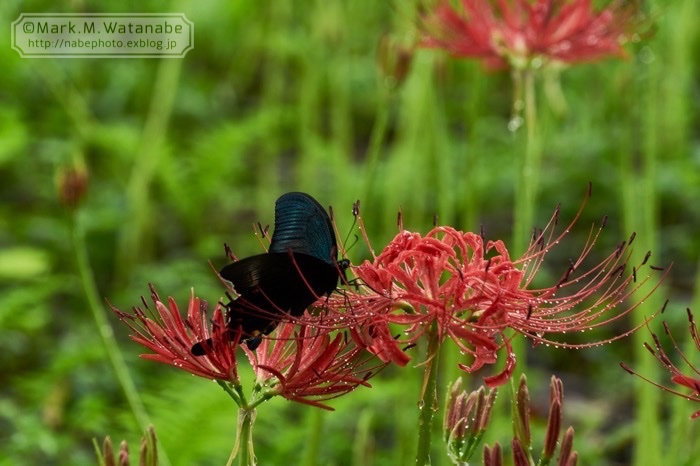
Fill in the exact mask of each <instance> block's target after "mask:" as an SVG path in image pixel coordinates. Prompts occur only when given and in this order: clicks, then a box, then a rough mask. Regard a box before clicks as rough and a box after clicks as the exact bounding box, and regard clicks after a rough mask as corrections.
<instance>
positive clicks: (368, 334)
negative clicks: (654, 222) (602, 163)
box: [345, 192, 658, 386]
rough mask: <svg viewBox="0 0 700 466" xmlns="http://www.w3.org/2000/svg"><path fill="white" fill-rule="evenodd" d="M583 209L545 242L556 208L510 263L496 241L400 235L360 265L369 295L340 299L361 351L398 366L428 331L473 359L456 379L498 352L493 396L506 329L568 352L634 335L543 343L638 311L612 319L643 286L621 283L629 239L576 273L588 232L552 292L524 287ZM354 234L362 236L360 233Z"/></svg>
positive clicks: (447, 234) (448, 234)
mask: <svg viewBox="0 0 700 466" xmlns="http://www.w3.org/2000/svg"><path fill="white" fill-rule="evenodd" d="M589 194H590V192H589ZM587 199H588V195H587V196H586V200H587ZM585 204H586V202H585V200H584V203H583V205H582V206H581V209H580V210H579V212H578V213H577V214H576V216H575V218H574V219H573V220H572V222H571V223H570V224H569V225H568V226H567V227H566V228H565V229H564V231H563V232H560V233H556V232H555V230H556V225H557V221H558V218H559V209H558V208H557V210H556V211H555V213H554V215H553V217H552V219H551V220H550V222H549V223H548V225H547V227H546V228H545V229H544V230H542V231H540V232H538V233H537V234H535V235H534V237H533V240H532V241H531V244H530V247H529V248H528V250H527V251H526V252H525V254H524V255H523V256H522V257H521V258H520V259H517V260H511V258H510V256H509V254H508V250H507V249H506V247H505V245H504V243H503V242H502V241H488V242H486V244H484V239H483V238H482V237H481V236H479V235H477V234H474V233H469V232H467V233H465V232H461V231H458V230H455V229H454V228H451V227H436V228H434V229H433V230H431V231H430V232H429V233H428V234H427V235H425V236H421V235H420V234H418V233H412V232H408V231H401V232H400V233H399V234H398V235H397V236H396V237H395V238H394V239H393V240H392V241H391V243H389V245H388V246H387V247H386V248H384V250H383V251H382V252H381V254H379V255H378V256H375V257H374V260H373V261H371V262H370V261H365V262H364V263H363V264H361V265H359V266H358V267H356V268H355V270H354V271H355V273H356V274H357V276H358V277H359V278H360V279H361V281H362V282H363V283H365V284H366V285H367V288H369V289H370V290H372V292H371V293H368V294H369V297H368V298H362V297H361V296H356V295H357V293H356V294H348V295H347V296H345V299H346V300H348V301H349V303H350V305H351V306H350V309H351V314H352V316H353V317H354V318H355V319H357V320H358V321H361V322H362V323H363V328H364V329H365V330H364V331H363V332H364V333H362V338H364V340H365V342H366V344H367V346H368V348H369V349H370V350H372V351H374V352H376V353H377V354H378V356H379V357H380V358H382V359H384V360H394V357H396V355H399V354H401V355H402V357H403V358H406V357H407V356H406V355H405V354H402V352H401V350H400V348H399V346H400V345H405V344H412V343H415V342H416V341H418V340H419V339H420V338H421V337H422V335H423V334H425V333H426V332H427V331H428V329H430V328H431V327H432V326H433V324H436V327H437V332H438V337H439V339H440V340H441V341H442V340H444V339H445V338H451V339H452V340H453V341H454V342H455V343H456V344H457V345H458V346H459V348H460V350H461V351H462V352H463V353H464V354H468V355H470V356H471V357H472V358H473V362H472V363H471V364H470V365H464V364H460V368H461V369H462V370H465V371H468V372H473V371H475V370H477V369H479V368H481V367H483V366H484V365H486V364H493V363H495V362H496V360H497V353H498V351H499V350H500V349H501V348H502V347H505V349H506V353H507V364H506V367H505V368H504V370H503V371H502V372H501V373H500V374H498V375H495V376H492V377H488V378H486V379H485V382H486V384H487V385H489V386H498V385H500V384H502V383H504V382H505V381H506V380H507V379H508V378H509V377H510V376H511V375H512V373H513V370H514V367H515V355H514V353H513V351H512V350H511V347H510V337H508V336H507V335H506V329H508V328H511V329H513V330H515V331H516V332H519V333H522V334H524V335H525V336H527V337H529V338H531V339H533V340H534V341H535V342H536V343H547V344H552V345H555V346H559V347H569V348H582V347H588V346H593V345H598V344H601V343H607V342H610V341H614V340H617V339H619V338H622V337H624V336H626V335H628V334H630V333H632V332H633V331H635V330H636V329H637V328H638V327H636V328H633V329H630V330H628V331H626V332H624V333H622V334H620V335H617V336H614V337H612V338H609V339H607V340H603V341H597V342H594V343H587V344H578V345H577V344H568V343H562V342H559V341H555V340H553V339H552V335H554V334H559V333H567V332H575V331H584V330H591V329H593V328H596V327H601V326H604V325H608V324H610V323H611V322H613V321H615V320H618V319H620V318H622V317H623V316H625V315H627V314H628V313H630V312H631V311H632V310H634V309H635V308H636V307H637V306H638V305H639V303H640V302H641V301H643V299H644V298H642V300H640V301H637V302H636V303H634V304H632V305H629V306H628V307H626V308H624V309H622V310H620V311H618V310H615V308H616V307H617V306H619V305H621V304H622V303H623V302H624V301H625V300H626V299H627V298H628V297H630V296H631V295H632V294H633V293H634V292H635V291H636V290H638V289H639V288H640V287H641V286H642V285H643V284H644V283H645V282H646V281H647V280H648V279H649V277H650V275H647V276H645V277H644V278H642V279H641V280H637V278H638V267H635V268H632V271H631V273H629V274H625V271H626V265H627V262H628V260H629V258H630V255H631V249H630V248H629V245H630V243H631V242H632V239H633V237H632V238H630V240H629V241H626V242H623V243H622V244H620V245H619V246H618V247H617V248H616V249H615V250H614V251H613V252H612V253H611V254H610V255H609V256H608V257H606V258H605V259H603V261H602V262H600V263H599V264H597V265H593V266H591V267H589V268H587V269H585V270H583V271H582V272H580V271H579V269H583V268H584V267H583V262H584V260H585V259H586V257H587V256H588V254H589V253H590V252H591V250H592V249H593V246H594V245H595V243H596V241H597V239H598V236H599V235H600V233H601V230H602V228H603V226H604V224H603V226H601V227H598V228H595V226H593V227H591V232H590V233H589V238H588V240H587V242H586V244H585V245H584V247H583V249H582V250H581V252H580V253H579V256H578V258H576V259H575V260H572V261H570V265H569V268H568V270H567V271H566V272H565V273H564V274H563V275H562V277H561V278H560V279H559V280H558V281H557V282H556V284H554V285H553V286H550V287H547V288H533V287H531V284H532V280H533V278H534V277H535V275H536V273H537V272H538V270H539V268H540V266H541V265H542V262H543V260H544V258H545V256H546V255H547V253H548V252H550V251H551V250H552V248H553V247H554V245H555V244H557V243H559V242H560V241H561V240H562V239H563V238H564V236H565V235H566V234H567V233H568V232H569V231H570V230H571V228H572V227H573V226H574V223H575V222H576V220H577V219H578V217H579V216H580V214H581V211H582V209H583V208H584V206H585ZM361 227H362V229H363V232H364V227H363V226H362V223H361ZM365 236H366V235H365ZM365 239H366V237H365ZM370 250H371V247H370ZM373 255H374V253H373ZM648 257H649V254H647V256H646V257H645V258H644V260H643V261H642V263H641V264H640V265H639V266H641V265H644V264H645V263H646V262H647V259H648ZM657 286H658V285H657ZM655 288H656V287H654V289H655ZM652 291H653V290H652ZM590 299H593V301H589V300H590ZM584 303H585V304H584ZM579 307H580V309H578V308H579ZM390 326H391V327H390ZM392 327H401V328H402V330H401V334H402V335H403V336H402V337H401V338H398V337H391V333H390V330H389V329H390V328H392ZM391 347H393V349H389V348H391ZM379 351H381V352H379ZM394 361H395V362H399V363H400V362H401V361H400V360H398V361H397V360H394ZM405 362H406V361H405V360H404V361H403V364H405Z"/></svg>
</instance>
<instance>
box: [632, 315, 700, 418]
mask: <svg viewBox="0 0 700 466" xmlns="http://www.w3.org/2000/svg"><path fill="white" fill-rule="evenodd" d="M687 312H688V321H689V322H690V323H689V326H688V327H689V332H690V337H691V338H692V340H693V343H695V348H696V349H697V350H698V351H700V333H699V332H698V326H697V324H696V323H695V318H694V317H693V313H692V312H690V309H687ZM664 330H665V332H666V335H668V336H669V338H670V339H671V341H672V342H673V346H674V348H675V349H676V352H678V354H679V355H680V357H681V359H682V360H683V361H685V363H686V365H687V366H688V367H689V368H690V375H686V374H684V373H683V372H682V371H681V369H680V368H679V367H678V366H676V365H675V364H674V363H673V362H672V361H671V358H669V357H668V355H667V354H666V352H665V351H664V349H663V347H662V346H661V342H660V341H659V337H657V336H656V334H654V333H652V334H651V337H652V338H653V339H654V347H653V348H652V347H651V345H649V344H647V343H645V344H644V346H645V347H646V349H648V350H649V352H650V353H651V354H653V355H654V357H655V358H656V359H658V360H659V362H660V363H661V364H662V365H663V366H664V367H665V368H666V369H667V370H668V371H669V372H670V373H671V382H673V383H675V384H677V385H681V386H683V387H685V388H689V389H690V393H683V392H680V391H678V390H674V389H672V388H668V387H665V386H662V385H659V384H657V383H656V382H652V381H651V380H649V379H647V378H645V377H643V376H641V375H639V374H638V373H636V372H635V371H634V370H632V369H630V367H629V366H627V365H626V364H625V363H620V365H621V366H622V368H623V369H625V370H626V371H627V372H629V373H630V374H633V375H636V376H638V377H641V378H642V379H644V380H646V381H647V382H650V383H652V384H654V385H656V386H657V387H659V388H661V389H662V390H666V391H667V392H670V393H673V394H674V395H678V396H681V397H683V398H685V399H687V400H689V401H694V402H696V403H700V369H698V368H697V367H694V366H693V364H692V363H691V362H690V361H689V360H688V358H687V357H686V356H685V355H684V354H683V352H682V351H681V349H680V348H679V347H678V344H677V343H676V340H675V339H674V338H673V335H672V334H671V331H670V330H669V328H668V324H667V323H666V322H664ZM690 417H691V419H696V418H698V417H700V410H698V411H695V412H694V413H693V414H692V415H691V416H690Z"/></svg>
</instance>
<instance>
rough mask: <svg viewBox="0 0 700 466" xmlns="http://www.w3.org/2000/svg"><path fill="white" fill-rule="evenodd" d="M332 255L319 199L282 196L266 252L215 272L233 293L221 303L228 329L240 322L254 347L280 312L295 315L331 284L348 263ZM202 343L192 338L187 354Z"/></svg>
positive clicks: (334, 249) (199, 351) (197, 351)
mask: <svg viewBox="0 0 700 466" xmlns="http://www.w3.org/2000/svg"><path fill="white" fill-rule="evenodd" d="M337 254H338V246H337V243H336V240H335V233H334V231H333V224H332V223H331V220H330V218H329V217H328V213H326V211H325V210H324V209H323V207H321V204H319V203H318V202H317V201H316V199H314V198H313V197H311V196H309V195H308V194H305V193H298V192H293V193H287V194H284V195H283V196H281V197H280V198H279V199H277V202H276V203H275V230H274V232H273V234H272V241H271V243H270V249H269V251H268V252H267V254H259V255H257V256H252V257H247V258H245V259H241V260H239V261H237V262H233V263H232V264H229V265H227V266H226V267H224V268H223V269H221V271H220V272H219V274H220V275H221V277H222V278H223V279H225V280H227V281H229V282H231V284H232V285H233V289H234V290H235V291H236V293H237V294H238V298H237V299H235V300H233V301H231V302H230V303H228V304H227V305H226V308H227V310H228V327H229V329H230V330H231V332H235V331H236V330H238V327H239V326H240V328H241V331H242V335H241V340H243V341H245V343H246V345H247V346H248V348H250V349H251V350H255V349H256V348H257V347H258V345H260V342H261V341H262V335H267V334H268V333H270V332H271V331H272V330H273V329H274V328H275V327H276V326H277V323H278V322H279V320H280V318H281V317H282V316H283V315H291V316H295V317H298V316H300V315H302V314H303V313H304V310H306V308H307V307H309V306H310V305H311V304H312V303H313V302H314V301H316V300H317V299H318V298H319V297H320V296H324V295H329V294H330V293H331V292H333V291H334V290H335V289H336V287H337V286H338V278H340V275H341V274H343V275H344V274H345V270H346V269H347V268H348V267H349V266H350V261H348V260H347V259H342V260H340V261H339V260H338V258H337ZM207 347H208V348H211V341H209V340H207V341H206V342H200V343H197V344H195V345H194V346H193V347H192V354H194V355H195V356H202V355H204V354H206V351H207Z"/></svg>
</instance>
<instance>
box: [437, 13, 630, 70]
mask: <svg viewBox="0 0 700 466" xmlns="http://www.w3.org/2000/svg"><path fill="white" fill-rule="evenodd" d="M461 6H462V8H461V10H458V9H456V8H455V7H454V6H452V5H451V4H450V3H449V2H448V1H447V0H441V2H440V3H439V5H438V6H437V8H435V10H434V11H432V12H430V13H428V14H427V15H426V16H425V17H424V24H425V32H426V38H425V39H424V42H423V45H424V46H427V47H434V48H441V49H445V50H447V51H448V52H450V53H451V54H452V55H455V56H458V57H471V58H476V59H480V60H482V61H483V63H484V64H485V65H486V66H488V67H490V68H502V67H505V66H507V65H510V66H512V67H514V68H519V69H522V68H525V67H527V66H530V65H531V64H533V60H534V59H540V60H554V61H558V62H564V63H576V62H583V61H594V60H598V59H600V58H603V57H606V56H624V54H625V52H624V49H623V48H622V44H623V42H624V41H625V39H626V38H627V36H628V33H629V31H630V30H631V29H632V27H633V26H634V25H635V24H636V23H637V19H636V14H637V6H636V2H632V3H630V2H623V1H622V0H614V1H613V2H612V3H611V4H610V5H608V6H607V7H606V8H604V9H602V10H600V11H595V10H594V8H593V5H592V4H591V1H590V0H498V1H493V0H461Z"/></svg>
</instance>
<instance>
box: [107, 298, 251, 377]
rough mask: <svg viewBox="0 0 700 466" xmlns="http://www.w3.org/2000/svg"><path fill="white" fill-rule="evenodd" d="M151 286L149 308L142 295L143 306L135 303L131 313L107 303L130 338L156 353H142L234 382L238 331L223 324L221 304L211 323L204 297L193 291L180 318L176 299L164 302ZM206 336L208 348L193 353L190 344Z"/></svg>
mask: <svg viewBox="0 0 700 466" xmlns="http://www.w3.org/2000/svg"><path fill="white" fill-rule="evenodd" d="M150 288H151V300H152V301H153V303H154V304H155V309H151V308H149V306H148V304H147V303H146V300H145V299H144V300H143V304H144V308H145V310H144V309H141V308H139V307H134V309H133V314H129V313H126V312H122V311H120V310H119V309H117V308H115V307H114V306H111V305H110V306H111V307H112V310H113V311H114V312H116V313H117V315H118V316H119V318H120V319H121V320H122V321H123V322H124V323H126V324H127V325H128V326H129V327H130V328H131V330H133V332H134V334H133V335H131V339H132V340H134V341H135V342H136V343H139V344H140V345H143V346H145V347H146V348H148V349H149V350H151V351H153V353H155V354H150V353H149V354H142V355H141V357H142V358H144V359H149V360H152V361H158V362H161V363H163V364H169V365H171V366H175V367H177V368H179V369H182V370H185V371H187V372H190V373H191V374H194V375H197V376H199V377H204V378H207V379H216V380H222V381H226V382H231V383H235V384H237V383H238V370H237V364H236V348H237V346H238V344H237V342H238V340H239V338H240V335H236V334H232V333H231V332H230V331H228V329H227V328H226V323H225V317H224V312H223V310H222V307H221V305H220V304H217V305H216V308H214V315H213V317H212V319H211V323H210V319H209V317H208V316H207V303H206V301H203V300H200V299H199V298H197V297H195V296H194V291H193V292H192V294H191V296H190V301H189V305H188V307H187V318H186V319H185V320H182V317H181V316H180V311H179V309H178V306H177V303H176V302H175V300H173V299H172V298H169V299H168V302H167V305H166V304H165V303H164V302H162V301H161V299H160V297H159V296H158V293H157V292H156V290H155V288H154V287H153V285H150ZM210 325H211V328H210ZM207 339H211V342H212V343H211V345H212V348H211V351H208V352H207V354H206V355H205V356H194V355H193V354H192V351H191V349H192V346H193V345H194V344H195V343H197V342H200V341H204V340H207Z"/></svg>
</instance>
